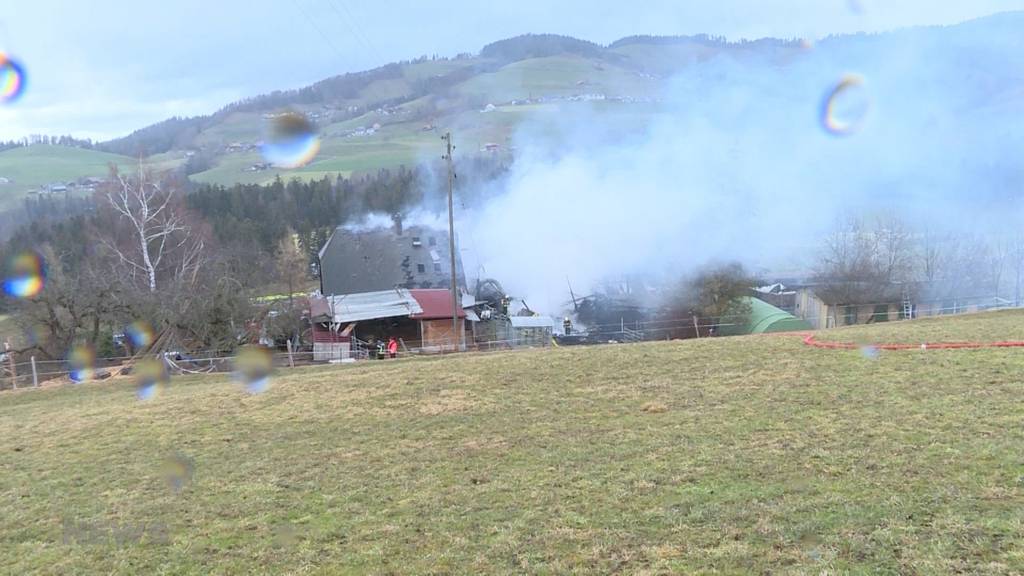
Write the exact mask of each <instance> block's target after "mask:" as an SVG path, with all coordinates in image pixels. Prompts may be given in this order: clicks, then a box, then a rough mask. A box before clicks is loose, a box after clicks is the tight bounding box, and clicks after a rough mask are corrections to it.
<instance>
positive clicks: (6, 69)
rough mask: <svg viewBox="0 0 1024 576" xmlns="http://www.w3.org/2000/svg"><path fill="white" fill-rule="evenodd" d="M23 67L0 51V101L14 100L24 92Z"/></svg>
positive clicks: (24, 77)
mask: <svg viewBox="0 0 1024 576" xmlns="http://www.w3.org/2000/svg"><path fill="white" fill-rule="evenodd" d="M26 80H27V76H26V74H25V68H24V67H23V66H22V65H21V63H20V62H18V61H17V60H15V59H14V58H12V57H10V56H9V55H7V54H4V53H3V52H0V102H14V101H15V100H17V99H18V97H20V96H21V95H22V94H24V93H25V86H27V82H26Z"/></svg>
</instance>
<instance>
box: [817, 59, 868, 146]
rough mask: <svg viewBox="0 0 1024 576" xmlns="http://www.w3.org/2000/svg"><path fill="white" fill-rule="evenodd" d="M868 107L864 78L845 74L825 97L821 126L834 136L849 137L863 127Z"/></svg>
mask: <svg viewBox="0 0 1024 576" xmlns="http://www.w3.org/2000/svg"><path fill="white" fill-rule="evenodd" d="M870 107H871V100H870V98H869V97H868V93H867V88H866V87H865V83H864V78H863V77H862V76H859V75H857V74H847V75H846V76H843V78H842V80H840V81H839V83H838V84H836V86H835V87H833V88H832V89H831V90H830V91H829V92H828V94H826V95H825V99H824V101H823V102H822V110H821V124H822V126H823V127H824V128H825V130H826V131H827V132H828V133H830V134H832V135H834V136H849V135H851V134H853V133H855V132H857V131H858V130H859V129H860V128H861V126H863V124H864V120H865V119H866V117H867V114H868V110H869V109H870Z"/></svg>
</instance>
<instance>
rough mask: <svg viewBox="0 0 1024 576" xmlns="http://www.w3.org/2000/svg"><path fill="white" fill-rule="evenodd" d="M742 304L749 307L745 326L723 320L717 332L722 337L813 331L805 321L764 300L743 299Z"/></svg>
mask: <svg viewBox="0 0 1024 576" xmlns="http://www.w3.org/2000/svg"><path fill="white" fill-rule="evenodd" d="M741 301H742V302H743V304H745V305H747V306H749V307H750V317H749V318H748V319H747V322H746V324H734V325H728V324H729V322H730V320H734V319H729V318H726V319H724V322H723V323H724V324H727V325H726V326H722V327H721V329H720V330H719V332H718V333H719V334H721V335H722V336H740V335H743V334H769V333H772V332H799V331H801V330H813V328H812V327H811V325H810V324H808V323H807V321H806V320H801V319H800V318H797V317H796V316H793V315H792V314H790V313H789V312H786V311H785V310H782V309H780V308H776V307H775V306H772V305H771V304H769V303H767V302H765V301H764V300H758V299H757V298H751V297H749V296H748V297H744V298H742V299H741Z"/></svg>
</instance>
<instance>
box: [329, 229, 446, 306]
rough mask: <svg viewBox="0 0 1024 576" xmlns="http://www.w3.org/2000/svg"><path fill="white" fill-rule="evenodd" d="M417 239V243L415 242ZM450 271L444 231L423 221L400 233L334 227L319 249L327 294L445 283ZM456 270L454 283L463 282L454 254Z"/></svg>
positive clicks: (390, 230) (428, 286) (423, 286)
mask: <svg viewBox="0 0 1024 576" xmlns="http://www.w3.org/2000/svg"><path fill="white" fill-rule="evenodd" d="M416 238H418V239H419V245H414V239H416ZM431 238H433V239H434V245H433V246H431V245H430V239H431ZM435 265H436V267H435ZM421 267H422V272H421V271H420V270H421ZM450 270H451V265H450V257H449V252H448V234H447V232H444V231H441V230H435V229H432V228H427V227H422V226H412V227H408V228H406V229H405V230H403V231H402V234H401V235H399V234H397V233H396V232H395V230H393V229H391V228H377V229H373V230H364V231H353V230H349V229H346V228H341V227H339V228H337V229H336V230H335V231H334V234H332V235H331V237H330V239H328V241H327V243H326V244H324V247H323V248H322V249H321V250H320V274H321V278H322V280H323V292H324V294H328V295H329V294H357V293H361V292H375V291H380V290H389V289H393V288H408V289H413V288H448V287H449V286H450V284H451V272H450ZM456 274H457V276H458V284H459V286H461V287H464V286H465V276H464V274H463V270H462V262H461V259H459V258H456Z"/></svg>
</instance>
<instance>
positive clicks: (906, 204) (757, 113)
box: [459, 14, 1024, 314]
mask: <svg viewBox="0 0 1024 576" xmlns="http://www.w3.org/2000/svg"><path fill="white" fill-rule="evenodd" d="M1022 32H1024V15H1022V14H1007V15H1000V16H996V17H992V18H988V19H983V20H979V21H974V22H970V23H967V24H963V25H960V26H956V27H950V28H927V29H913V30H905V31H900V32H896V33H891V34H885V35H877V36H865V35H860V36H848V37H838V38H832V39H827V40H824V41H822V42H820V43H818V44H816V45H815V46H814V47H813V48H811V49H807V50H804V51H799V50H798V49H796V48H794V47H792V46H788V47H778V46H776V47H771V46H764V47H763V48H761V49H758V50H749V51H743V52H735V51H733V55H723V56H720V57H717V58H714V59H711V60H708V61H704V62H699V63H694V64H691V65H689V66H688V67H686V68H685V69H684V70H682V71H681V72H680V73H679V74H678V75H677V76H676V77H674V78H672V79H671V80H670V81H669V82H668V83H667V86H668V87H667V89H666V90H665V92H664V93H663V94H660V95H655V96H656V103H655V104H615V105H608V104H595V105H594V106H592V107H591V108H589V109H586V110H583V111H581V112H573V113H571V114H569V113H563V114H562V115H561V116H560V117H559V118H558V119H557V120H556V121H554V122H553V121H552V120H551V119H550V118H545V120H544V121H543V122H538V123H533V124H527V125H525V126H523V127H522V128H521V129H520V130H519V132H518V133H517V134H516V136H515V142H514V145H515V147H516V150H517V152H516V160H515V163H514V165H513V166H512V169H511V171H510V173H509V175H508V177H507V178H505V179H503V180H502V181H501V182H500V183H498V184H496V185H495V186H497V187H498V189H497V190H493V191H489V192H488V193H487V194H486V195H485V196H487V197H489V198H490V200H489V201H488V202H486V203H485V204H483V205H482V206H481V207H478V208H468V209H467V210H465V211H463V212H462V213H461V214H460V217H459V220H460V222H459V237H460V242H461V244H462V248H463V254H464V259H465V260H466V261H467V262H466V270H467V273H468V274H469V276H470V278H473V277H475V276H476V275H477V274H474V273H473V271H474V270H477V271H478V274H479V275H481V276H489V277H494V278H497V279H499V280H500V281H501V282H502V283H503V284H504V286H505V288H506V290H508V291H509V292H510V293H513V294H515V295H517V296H523V297H526V298H527V300H528V301H529V302H530V305H531V306H532V307H534V308H535V309H540V310H543V311H545V312H549V313H553V314H555V313H558V311H559V310H561V308H562V306H563V304H564V303H565V301H566V300H568V298H567V290H566V281H567V279H568V280H569V281H571V282H572V284H573V287H574V288H575V289H576V290H577V291H583V292H585V291H587V290H590V289H592V288H593V287H594V286H596V285H597V284H598V283H600V282H602V281H604V280H607V279H615V278H618V277H622V276H624V275H642V276H647V277H652V278H661V279H666V278H673V277H678V276H679V275H680V274H682V273H685V272H686V271H688V270H691V269H693V268H694V267H696V266H700V265H702V264H704V263H707V262H709V261H718V260H727V259H728V260H738V261H741V262H743V263H745V264H747V265H748V266H751V267H752V268H754V269H758V270H767V271H770V272H773V273H786V272H795V271H806V270H808V269H809V266H810V265H811V264H812V262H813V259H814V257H815V256H816V255H817V249H818V247H819V246H820V244H821V240H822V238H823V237H824V236H825V235H826V234H827V233H828V232H829V231H831V230H833V229H834V228H835V225H836V221H837V219H839V218H842V217H844V216H850V215H855V214H864V213H872V212H874V213H892V214H895V215H897V216H899V217H900V218H901V219H902V220H904V221H905V222H906V223H907V224H908V225H909V226H911V227H917V228H923V227H929V228H930V229H933V230H934V229H936V228H946V229H950V230H979V229H984V230H986V231H1002V230H1008V229H1010V228H1020V225H1021V223H1022V219H1021V217H1022V212H1021V208H1020V199H1021V196H1022V194H1021V182H1022V181H1024V178H1022V176H1024V161H1022V158H1024V156H1022V155H1024V136H1022V133H1021V129H1020V128H1021V123H1020V118H1021V117H1022V116H1021V113H1022V112H1024V56H1022V54H1024V50H1022V49H1021V48H1022V46H1021V44H1022V41H1021V38H1022V37H1024V34H1022ZM737 53H738V54H741V55H739V56H737V55H735V54H737ZM847 73H857V74H860V75H861V76H862V77H863V78H864V79H865V83H864V86H863V87H862V89H863V91H864V93H865V95H866V97H867V98H868V99H869V100H868V106H867V115H866V116H865V117H864V119H863V123H862V125H861V126H860V128H859V130H857V131H856V132H855V133H853V134H850V135H848V136H845V137H842V136H837V135H835V134H833V133H830V132H829V131H828V130H826V129H825V127H824V126H823V123H822V118H821V113H822V105H823V99H824V98H825V97H826V96H827V95H828V94H829V93H830V92H831V91H832V90H833V89H834V88H835V86H836V85H837V83H838V82H840V81H841V79H842V78H843V76H844V74H847ZM631 107H636V108H643V110H642V112H643V113H637V112H633V110H634V108H631ZM652 107H653V108H654V113H650V112H651V110H649V109H650V108H652ZM573 108H576V109H581V108H583V107H582V106H579V105H577V106H575V107H573Z"/></svg>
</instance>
